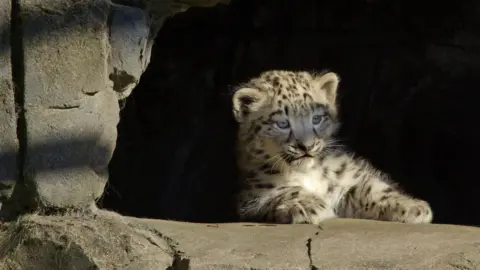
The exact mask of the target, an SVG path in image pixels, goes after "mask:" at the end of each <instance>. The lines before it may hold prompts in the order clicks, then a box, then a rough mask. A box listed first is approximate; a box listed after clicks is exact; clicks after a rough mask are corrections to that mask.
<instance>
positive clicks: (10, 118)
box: [0, 1, 18, 204]
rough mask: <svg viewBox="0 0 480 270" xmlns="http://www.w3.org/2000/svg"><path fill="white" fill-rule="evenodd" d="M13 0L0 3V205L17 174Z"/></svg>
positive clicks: (10, 189) (11, 188)
mask: <svg viewBox="0 0 480 270" xmlns="http://www.w3.org/2000/svg"><path fill="white" fill-rule="evenodd" d="M10 14H11V5H10V1H2V2H0V204H1V203H3V202H4V201H5V200H7V199H8V198H9V197H10V195H11V193H12V191H13V188H14V186H15V182H16V174H17V155H18V140H17V133H16V129H17V117H16V112H15V98H14V88H13V82H12V66H11V61H10V60H11V49H10Z"/></svg>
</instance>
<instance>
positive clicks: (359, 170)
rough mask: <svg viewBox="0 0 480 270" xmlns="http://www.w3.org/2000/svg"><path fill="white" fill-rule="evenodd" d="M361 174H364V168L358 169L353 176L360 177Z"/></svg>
mask: <svg viewBox="0 0 480 270" xmlns="http://www.w3.org/2000/svg"><path fill="white" fill-rule="evenodd" d="M360 175H362V170H361V169H358V170H357V171H356V172H355V173H354V174H353V178H355V179H357V178H358V177H360Z"/></svg>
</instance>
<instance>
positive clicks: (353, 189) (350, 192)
mask: <svg viewBox="0 0 480 270" xmlns="http://www.w3.org/2000/svg"><path fill="white" fill-rule="evenodd" d="M356 192H357V186H353V187H351V188H350V189H349V190H348V192H347V194H348V195H351V196H355V193H356Z"/></svg>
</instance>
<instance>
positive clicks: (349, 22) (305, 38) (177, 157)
mask: <svg viewBox="0 0 480 270" xmlns="http://www.w3.org/2000/svg"><path fill="white" fill-rule="evenodd" d="M432 3H433V2H432V1H426V2H422V3H419V2H418V1H417V2H415V1H401V2H398V1H397V2H385V1H347V2H346V3H345V2H342V3H340V2H338V1H333V0H328V1H316V0H306V1H301V3H300V2H299V1H294V0H290V1H281V4H279V3H278V1H276V0H268V1H249V0H245V1H233V2H232V4H231V5H228V6H223V5H220V6H216V7H212V8H205V9H201V8H196V9H190V10H188V11H186V12H184V13H180V14H178V15H176V16H174V17H173V18H171V19H169V20H168V21H167V22H166V23H165V25H164V28H163V29H162V30H161V31H160V33H159V34H158V37H157V41H158V42H157V43H156V44H155V48H154V50H153V51H152V60H151V64H150V66H149V68H148V69H147V71H146V73H145V74H144V75H143V76H142V80H141V81H140V83H139V85H138V87H137V88H136V89H135V90H134V91H133V94H132V95H131V97H130V98H129V100H128V101H127V104H126V107H125V109H124V110H123V111H122V112H121V122H120V124H119V129H118V130H119V139H118V143H117V148H116V151H115V153H114V156H113V158H112V162H111V164H110V173H111V178H110V183H111V189H110V190H109V191H108V192H107V197H106V198H105V201H104V202H105V205H106V206H108V207H109V208H112V209H116V210H119V211H122V212H123V213H126V214H130V215H138V216H148V217H157V218H171V219H183V220H194V221H225V220H233V218H234V217H232V216H231V213H232V208H231V207H230V206H229V205H230V204H231V201H230V198H231V197H230V194H231V192H232V190H233V189H234V187H233V183H234V179H235V175H236V174H235V168H234V161H233V160H234V157H233V154H232V151H231V147H232V145H233V141H231V138H233V136H234V133H235V125H234V123H233V120H232V119H231V116H230V115H231V113H230V108H229V106H230V104H229V103H230V98H229V91H230V86H231V85H234V84H236V83H238V82H241V81H242V80H244V79H246V78H248V77H249V76H252V75H255V74H258V72H260V71H262V70H265V69H271V68H287V69H307V70H311V69H324V68H330V69H332V70H334V71H336V72H338V73H339V74H340V76H341V79H342V82H341V84H340V90H339V91H340V94H341V97H340V99H339V101H340V105H341V112H342V119H343V120H344V121H343V122H344V125H343V128H342V131H341V133H342V137H343V139H344V141H345V142H346V143H347V144H348V145H349V146H351V148H353V150H355V151H357V152H358V153H360V154H361V155H363V156H365V157H366V158H368V159H370V160H371V161H372V162H373V163H374V165H376V166H378V167H380V168H381V169H383V170H385V171H386V172H388V173H390V174H391V175H392V176H393V178H394V179H395V180H396V181H398V182H400V184H401V185H402V186H403V187H404V189H405V190H407V191H408V192H410V193H412V194H413V195H415V196H418V197H420V198H422V199H425V200H427V201H429V202H431V205H432V207H433V209H434V212H435V222H440V223H456V224H477V225H480V208H478V207H476V205H478V200H477V197H478V196H477V191H478V190H479V189H480V182H479V181H478V180H477V179H478V176H477V171H476V170H472V168H475V167H476V166H477V164H478V163H479V162H480V160H479V156H478V154H476V153H478V152H480V144H479V141H478V138H479V137H480V128H479V127H478V125H475V124H473V123H476V122H478V119H477V118H478V115H480V106H478V105H477V100H478V97H479V94H478V91H476V90H475V89H477V85H479V84H480V76H478V74H479V72H480V66H479V63H480V62H479V61H478V59H479V57H480V36H479V34H478V33H480V16H479V14H478V11H479V10H480V9H479V2H475V1H461V2H459V3H458V5H455V6H452V5H450V4H447V3H445V4H443V3H436V2H435V4H432ZM433 5H434V6H435V8H434V9H432V6H433ZM345 6H348V7H349V8H345ZM425 14H428V16H426V15H425ZM218 168H220V169H219V170H218ZM131 179H135V185H132V184H131V183H132V180H131Z"/></svg>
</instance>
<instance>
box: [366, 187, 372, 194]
mask: <svg viewBox="0 0 480 270" xmlns="http://www.w3.org/2000/svg"><path fill="white" fill-rule="evenodd" d="M371 191H372V186H368V187H367V190H366V191H365V195H368V194H370V192H371Z"/></svg>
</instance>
